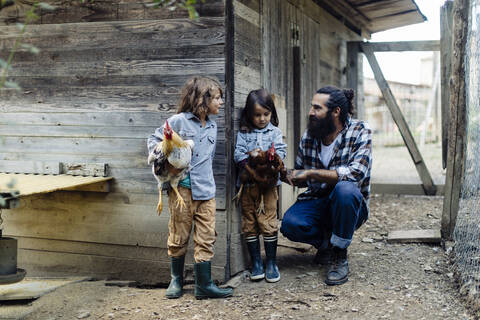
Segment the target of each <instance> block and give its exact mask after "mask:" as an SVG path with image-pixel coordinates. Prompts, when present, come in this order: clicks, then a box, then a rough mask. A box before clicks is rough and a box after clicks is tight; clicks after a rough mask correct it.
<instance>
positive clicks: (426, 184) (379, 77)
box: [360, 43, 436, 195]
mask: <svg viewBox="0 0 480 320" xmlns="http://www.w3.org/2000/svg"><path fill="white" fill-rule="evenodd" d="M360 46H361V48H362V50H363V52H364V53H365V55H366V57H367V59H368V62H369V63H370V66H371V68H372V70H373V74H374V76H375V80H376V81H377V84H378V86H379V88H380V91H381V92H382V95H383V98H384V99H385V103H386V104H387V107H388V109H389V110H390V112H391V114H392V118H393V120H394V121H395V123H396V124H397V126H398V129H399V131H400V134H401V135H402V138H403V141H404V142H405V145H406V146H407V148H408V151H409V153H410V156H411V157H412V160H413V163H414V164H415V168H416V169H417V172H418V175H419V176H420V179H421V180H422V183H423V188H424V189H425V194H427V195H434V194H435V193H436V187H435V184H434V183H433V179H432V176H431V175H430V172H429V171H428V168H427V166H426V165H425V161H423V158H422V155H421V153H420V151H419V150H418V147H417V144H416V142H415V140H414V139H413V135H412V133H411V132H410V128H409V127H408V124H407V121H406V120H405V118H404V117H403V114H402V111H401V110H400V108H399V106H398V104H397V101H396V100H395V97H394V96H393V93H392V91H391V90H390V86H389V85H388V83H387V81H386V80H385V77H384V76H383V73H382V70H381V69H380V65H379V64H378V61H377V58H375V54H374V53H373V51H372V49H371V48H370V47H369V46H368V45H365V43H361V44H360Z"/></svg>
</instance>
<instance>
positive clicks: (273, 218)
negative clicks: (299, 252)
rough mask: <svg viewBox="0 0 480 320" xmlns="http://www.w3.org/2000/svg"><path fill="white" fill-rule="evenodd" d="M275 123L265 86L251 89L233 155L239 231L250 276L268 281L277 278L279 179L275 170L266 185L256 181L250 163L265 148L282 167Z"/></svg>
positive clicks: (282, 154) (283, 148) (282, 155)
mask: <svg viewBox="0 0 480 320" xmlns="http://www.w3.org/2000/svg"><path fill="white" fill-rule="evenodd" d="M277 126H278V116H277V111H276V109H275V104H274V102H273V99H272V97H271V96H270V94H269V93H268V92H267V91H266V90H265V89H258V90H253V91H251V92H250V93H249V94H248V96H247V101H246V103H245V108H244V109H243V111H242V114H241V118H240V131H239V132H238V135H237V143H236V147H235V155H234V157H235V162H236V163H237V165H238V167H239V169H240V175H239V180H240V182H241V183H242V185H241V186H240V191H239V194H238V196H239V197H240V201H241V205H242V231H243V233H244V235H245V241H246V243H247V247H248V252H249V254H250V258H251V261H252V272H251V279H252V280H261V279H263V278H265V279H266V281H268V282H277V281H279V280H280V273H279V271H278V267H277V264H276V254H277V234H278V221H277V200H278V185H280V181H279V179H278V173H275V177H274V179H273V183H271V184H270V185H267V186H264V185H262V184H259V183H258V181H257V179H256V178H255V173H254V172H252V170H251V168H250V166H249V164H251V161H250V160H252V158H253V157H256V156H257V154H258V153H260V151H267V153H265V154H269V155H268V157H269V159H270V160H271V161H273V160H274V159H276V158H277V159H278V158H280V159H279V161H277V162H280V163H281V164H282V166H283V163H282V160H283V159H284V158H285V156H286V147H287V146H286V144H285V143H283V139H282V132H281V130H280V129H279V128H278V127H277ZM275 153H276V154H275ZM249 161H250V162H249ZM267 161H268V160H267ZM270 166H271V165H270ZM246 169H248V170H246ZM248 172H251V173H252V174H249V173H248ZM259 178H260V177H259ZM240 182H239V184H240ZM260 234H261V235H263V240H264V246H265V256H266V264H265V269H266V270H265V271H266V272H264V268H263V262H262V258H261V255H260V242H259V238H258V236H259V235H260Z"/></svg>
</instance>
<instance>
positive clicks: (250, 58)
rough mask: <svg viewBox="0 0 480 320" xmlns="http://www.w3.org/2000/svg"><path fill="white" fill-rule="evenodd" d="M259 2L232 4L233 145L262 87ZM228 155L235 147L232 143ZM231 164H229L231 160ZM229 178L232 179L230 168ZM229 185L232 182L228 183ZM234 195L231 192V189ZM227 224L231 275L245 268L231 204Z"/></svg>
mask: <svg viewBox="0 0 480 320" xmlns="http://www.w3.org/2000/svg"><path fill="white" fill-rule="evenodd" d="M260 1H261V0H233V1H232V10H233V19H232V20H233V25H234V29H233V39H232V42H233V48H232V50H233V64H232V66H231V68H232V72H233V75H234V77H233V78H234V79H233V110H232V120H231V121H232V125H233V132H232V141H233V142H236V136H237V132H238V129H239V123H240V113H241V110H242V109H243V107H244V106H245V101H246V99H247V95H248V93H249V92H250V91H251V90H255V89H259V88H261V87H262V83H261V79H260V77H261V46H262V44H261V28H260V26H261V25H260V23H261V19H260ZM230 147H231V148H232V151H233V149H234V148H235V144H234V143H232V144H231V146H230ZM232 161H233V160H232ZM232 176H234V177H236V172H235V168H234V166H232ZM231 183H232V184H234V183H235V181H233V180H232V182H231ZM233 190H234V191H237V190H235V188H233ZM230 223H231V228H230V230H231V233H230V237H231V247H230V248H231V251H230V258H231V259H230V268H231V274H235V273H237V272H238V271H241V270H244V269H245V267H246V260H245V253H246V251H245V248H244V246H243V241H242V230H241V227H242V226H241V212H240V208H239V207H236V206H235V205H234V204H233V203H232V205H231V210H230Z"/></svg>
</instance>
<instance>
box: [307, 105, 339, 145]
mask: <svg viewBox="0 0 480 320" xmlns="http://www.w3.org/2000/svg"><path fill="white" fill-rule="evenodd" d="M335 130H336V127H335V124H334V123H333V116H332V112H331V111H328V112H327V115H326V116H325V117H324V118H322V119H318V118H317V117H315V116H310V117H309V118H308V135H309V136H310V137H312V138H315V139H317V140H319V141H322V140H323V139H324V138H325V137H327V136H328V135H330V134H332V133H333V132H335Z"/></svg>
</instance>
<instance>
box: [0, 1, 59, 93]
mask: <svg viewBox="0 0 480 320" xmlns="http://www.w3.org/2000/svg"><path fill="white" fill-rule="evenodd" d="M14 4H15V0H0V9H3V8H5V7H7V6H10V5H14ZM38 8H41V9H44V10H54V9H55V8H54V7H53V6H51V5H49V4H48V3H44V2H39V1H35V2H34V3H33V4H32V6H31V7H30V9H29V10H28V11H27V12H26V13H25V21H24V22H23V23H20V22H19V23H17V28H18V30H19V35H18V36H17V37H16V38H15V42H14V44H13V47H12V49H11V50H10V54H9V55H8V58H7V60H6V61H5V60H3V59H1V58H0V68H1V70H2V72H1V74H0V88H3V87H6V88H13V89H16V90H20V87H19V86H18V84H17V83H15V82H12V81H7V76H8V72H9V71H10V70H11V69H12V61H13V57H14V56H15V53H16V52H17V51H18V49H19V48H23V49H26V50H28V51H29V52H31V53H34V54H38V53H39V52H40V50H39V49H38V48H37V47H35V46H33V45H31V44H26V43H22V40H23V36H24V34H25V31H26V27H27V25H28V24H31V23H33V22H34V21H36V20H37V19H38V18H39V16H38V15H37V14H36V10H37V9H38Z"/></svg>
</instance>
